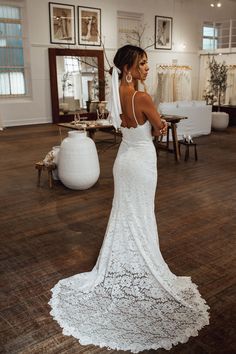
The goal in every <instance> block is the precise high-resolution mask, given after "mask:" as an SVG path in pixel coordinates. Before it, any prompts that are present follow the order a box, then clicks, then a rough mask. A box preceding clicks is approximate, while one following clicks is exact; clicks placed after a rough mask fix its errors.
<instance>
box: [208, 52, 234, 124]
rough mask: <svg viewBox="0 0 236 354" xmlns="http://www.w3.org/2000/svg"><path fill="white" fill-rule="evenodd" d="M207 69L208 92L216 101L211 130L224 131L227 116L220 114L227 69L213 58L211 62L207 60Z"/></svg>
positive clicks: (223, 113)
mask: <svg viewBox="0 0 236 354" xmlns="http://www.w3.org/2000/svg"><path fill="white" fill-rule="evenodd" d="M209 69H210V79H209V83H210V91H211V92H212V93H213V95H214V97H216V99H217V103H218V112H213V113H212V128H213V129H216V130H224V129H226V128H227V127H228V124H229V115H228V114H227V113H225V112H221V109H220V107H221V98H222V96H223V95H224V94H225V91H226V88H227V71H228V68H227V66H226V64H225V62H223V63H217V61H216V60H215V58H214V57H213V58H212V59H211V60H210V58H209Z"/></svg>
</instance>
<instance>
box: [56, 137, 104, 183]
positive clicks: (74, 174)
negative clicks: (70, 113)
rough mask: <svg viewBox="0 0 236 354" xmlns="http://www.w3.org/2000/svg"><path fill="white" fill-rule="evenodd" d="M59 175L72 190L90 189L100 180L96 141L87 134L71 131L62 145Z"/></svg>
mask: <svg viewBox="0 0 236 354" xmlns="http://www.w3.org/2000/svg"><path fill="white" fill-rule="evenodd" d="M58 175H59V178H60V180H61V182H62V183H63V184H64V185H65V186H66V187H68V188H71V189H80V190H83V189H88V188H90V187H92V186H93V185H94V184H95V183H96V182H97V180H98V178H99V175H100V166H99V160H98V154H97V149H96V145H95V143H94V141H93V140H92V139H91V138H89V137H88V136H87V133H86V132H78V131H69V133H68V137H67V138H65V139H64V140H63V141H62V143H61V148H60V154H59V160H58Z"/></svg>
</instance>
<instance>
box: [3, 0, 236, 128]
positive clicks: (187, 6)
mask: <svg viewBox="0 0 236 354" xmlns="http://www.w3.org/2000/svg"><path fill="white" fill-rule="evenodd" d="M15 1H16V0H15ZM2 2H4V3H5V4H7V3H10V1H8V0H0V3H2ZM16 2H17V1H16ZM48 2H49V1H48V0H40V1H39V0H25V5H26V10H27V15H28V23H27V27H28V33H29V43H30V48H29V49H30V63H31V80H32V95H31V97H29V98H27V99H0V115H1V117H2V120H3V125H4V126H15V125H23V124H37V123H46V122H51V121H52V118H51V97H50V81H49V66H48V47H50V46H55V45H52V44H50V35H49V11H48ZM55 2H57V3H62V4H65V3H68V4H70V5H75V6H76V14H77V6H78V5H81V6H91V7H98V8H101V11H102V36H103V41H104V42H105V47H106V52H107V55H108V57H109V60H110V62H111V63H112V58H113V56H114V54H115V51H116V49H117V35H116V14H117V10H120V11H130V12H137V13H143V14H144V23H145V24H146V31H145V37H146V43H147V45H148V44H149V43H150V42H149V39H150V40H151V39H153V36H154V16H155V15H160V16H170V17H173V48H172V50H171V51H164V50H162V51H161V50H155V49H153V48H149V49H148V56H149V63H150V75H149V78H148V80H147V84H148V88H149V92H150V93H151V94H152V95H154V94H155V87H156V65H157V64H171V63H172V60H173V59H177V60H178V64H179V65H190V66H191V67H192V82H193V98H197V94H198V76H199V54H198V51H199V49H200V46H201V25H202V22H203V21H204V20H219V19H229V18H232V14H236V3H235V2H233V1H230V0H225V1H224V2H222V3H223V7H222V8H221V9H212V8H210V6H209V1H206V0H145V1H143V0H99V1H98V0H86V1H85V0H69V1H66V0H57V1H55ZM11 3H14V1H11ZM235 17H236V15H234V18H235ZM76 18H77V16H76ZM76 34H77V26H76ZM183 44H185V46H186V47H185V48H183V47H182V45H183ZM79 47H80V48H83V47H81V46H78V45H75V46H71V48H79ZM94 48H96V49H97V47H94Z"/></svg>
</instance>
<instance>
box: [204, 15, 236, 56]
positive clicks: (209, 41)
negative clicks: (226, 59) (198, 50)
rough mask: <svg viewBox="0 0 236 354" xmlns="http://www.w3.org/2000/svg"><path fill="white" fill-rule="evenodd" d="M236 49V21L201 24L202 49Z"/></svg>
mask: <svg viewBox="0 0 236 354" xmlns="http://www.w3.org/2000/svg"><path fill="white" fill-rule="evenodd" d="M235 47H236V20H225V21H221V22H220V23H216V22H205V23H204V24H203V35H202V49H204V50H215V49H230V48H235Z"/></svg>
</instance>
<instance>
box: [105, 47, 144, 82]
mask: <svg viewBox="0 0 236 354" xmlns="http://www.w3.org/2000/svg"><path fill="white" fill-rule="evenodd" d="M144 55H145V56H147V53H146V52H145V50H144V49H142V48H140V47H136V46H134V45H130V44H127V45H125V46H124V47H121V48H119V49H118V50H117V52H116V55H115V57H114V60H113V63H114V64H115V66H116V67H117V68H118V69H120V71H121V74H120V75H119V77H120V78H121V77H122V74H123V70H124V66H125V65H127V67H128V69H129V68H131V67H132V66H133V65H134V63H135V61H136V59H137V58H141V57H143V56H144ZM111 73H112V68H111V70H110V74H111Z"/></svg>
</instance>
